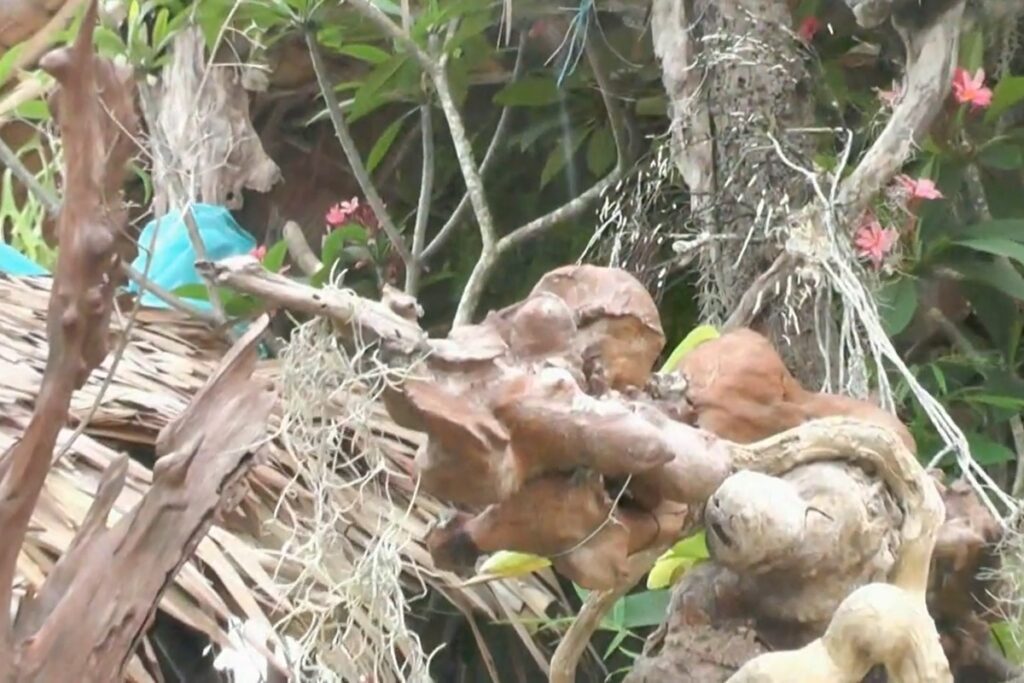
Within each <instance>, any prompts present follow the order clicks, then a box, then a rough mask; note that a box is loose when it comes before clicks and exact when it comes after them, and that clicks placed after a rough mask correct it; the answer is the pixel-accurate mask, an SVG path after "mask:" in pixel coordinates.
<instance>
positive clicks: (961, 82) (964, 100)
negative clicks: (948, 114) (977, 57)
mask: <svg viewBox="0 0 1024 683" xmlns="http://www.w3.org/2000/svg"><path fill="white" fill-rule="evenodd" d="M953 97H955V98H956V101H957V102H959V103H960V104H970V105H971V107H972V108H973V109H982V108H984V107H987V106H988V105H990V104H992V90H991V89H989V88H986V87H985V70H984V69H978V70H977V71H975V72H974V76H971V75H970V74H969V73H967V71H966V70H965V69H962V68H960V67H959V66H958V67H957V68H956V71H954V72H953Z"/></svg>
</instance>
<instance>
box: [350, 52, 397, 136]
mask: <svg viewBox="0 0 1024 683" xmlns="http://www.w3.org/2000/svg"><path fill="white" fill-rule="evenodd" d="M408 60H409V57H408V56H407V55H404V54H397V55H395V56H394V57H391V58H390V59H388V60H387V61H386V62H382V63H381V64H378V65H377V66H376V68H374V70H373V71H371V72H370V74H369V75H368V76H367V77H366V80H365V81H363V84H362V86H360V88H359V89H358V90H357V91H356V94H355V98H354V99H353V102H352V106H351V107H350V108H349V110H348V117H347V118H348V120H349V122H350V123H354V122H355V121H357V120H359V119H360V118H362V117H363V116H366V115H367V114H369V113H370V112H372V111H373V110H374V109H377V108H378V107H380V106H381V105H382V104H384V103H385V102H387V101H388V99H387V97H385V96H384V95H382V94H381V91H382V90H383V89H384V88H385V86H389V85H393V84H394V82H395V81H396V75H397V74H398V72H399V70H400V69H401V68H402V66H403V65H405V64H406V62H408Z"/></svg>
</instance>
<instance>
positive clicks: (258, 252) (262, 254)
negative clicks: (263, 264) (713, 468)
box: [249, 244, 267, 261]
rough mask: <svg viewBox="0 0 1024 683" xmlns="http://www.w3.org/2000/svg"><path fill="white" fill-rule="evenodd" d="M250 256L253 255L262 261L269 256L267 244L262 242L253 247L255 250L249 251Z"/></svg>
mask: <svg viewBox="0 0 1024 683" xmlns="http://www.w3.org/2000/svg"><path fill="white" fill-rule="evenodd" d="M249 256H252V257H253V258H254V259H256V260H257V261H262V260H263V259H265V258H266V257H267V245H265V244H261V245H260V246H258V247H255V248H253V250H252V251H250V252H249Z"/></svg>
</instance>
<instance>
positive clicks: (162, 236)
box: [129, 204, 256, 310]
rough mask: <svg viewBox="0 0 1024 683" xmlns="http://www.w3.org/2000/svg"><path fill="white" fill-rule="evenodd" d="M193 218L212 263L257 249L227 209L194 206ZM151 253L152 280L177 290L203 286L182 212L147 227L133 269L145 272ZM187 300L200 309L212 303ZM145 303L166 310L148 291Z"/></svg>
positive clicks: (131, 289) (213, 206)
mask: <svg viewBox="0 0 1024 683" xmlns="http://www.w3.org/2000/svg"><path fill="white" fill-rule="evenodd" d="M192 215H193V216H195V219H196V226H197V227H198V228H199V236H200V237H201V238H202V240H203V246H204V247H205V248H206V257H207V258H208V259H210V260H211V261H219V260H220V259H224V258H227V257H229V256H239V255H241V254H248V253H249V252H250V251H252V250H253V249H254V248H255V247H256V240H255V239H254V238H253V236H252V235H250V234H249V233H248V232H246V231H245V229H243V228H242V226H240V225H239V224H238V222H237V221H235V218H234V216H232V215H231V212H230V211H228V210H227V209H226V208H224V207H222V206H215V205H213V204H193V205H192ZM158 225H159V230H158V229H157V227H158ZM154 233H155V234H156V243H155V244H154V243H153V235H154ZM150 252H151V253H153V254H154V257H153V263H152V265H151V266H150V267H149V279H150V280H152V281H153V282H155V283H156V284H158V285H160V286H161V287H163V288H164V289H166V290H169V291H174V290H175V289H177V288H179V287H182V286H184V285H190V284H200V283H202V279H201V278H200V277H199V273H197V272H196V268H195V261H196V254H195V251H194V250H193V249H192V241H191V240H190V239H189V235H188V227H187V226H186V225H185V222H184V221H183V220H182V217H181V214H180V213H171V214H167V215H166V216H164V217H162V218H160V219H159V220H158V221H150V222H149V223H147V224H146V227H145V228H143V230H142V234H141V235H140V236H139V256H138V258H136V259H135V261H134V263H132V267H133V268H135V270H137V271H139V272H140V273H143V272H146V261H147V260H148V257H149V253H150ZM129 291H132V292H137V291H138V285H137V284H135V283H134V282H133V283H131V284H130V286H129ZM183 298H184V297H183ZM188 301H189V302H190V303H192V304H193V305H195V306H196V307H197V308H203V309H207V310H209V308H210V303H209V302H208V301H205V300H195V299H188ZM142 304H143V305H144V306H153V307H156V308H167V304H165V303H164V302H162V301H160V299H158V298H156V297H155V296H153V295H152V294H150V293H148V292H146V293H144V294H143V295H142Z"/></svg>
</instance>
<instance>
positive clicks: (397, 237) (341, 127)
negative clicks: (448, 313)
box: [306, 5, 415, 270]
mask: <svg viewBox="0 0 1024 683" xmlns="http://www.w3.org/2000/svg"><path fill="white" fill-rule="evenodd" d="M370 7H371V8H372V9H373V11H374V12H378V13H381V12H380V10H378V9H377V8H376V7H373V6H372V5H371V6H370ZM381 14H382V16H383V13H381ZM385 19H387V17H385ZM389 23H390V20H389ZM396 28H397V27H396ZM399 30H401V29H399ZM306 46H307V47H308V48H309V56H310V59H311V60H312V61H313V70H314V71H315V72H316V79H317V82H319V84H320V92H321V94H322V95H323V98H324V102H325V103H326V104H327V113H328V114H329V115H330V118H331V123H332V124H333V125H334V132H335V134H336V135H337V137H338V142H339V143H341V148H342V149H343V150H344V152H345V157H346V158H347V159H348V163H349V167H350V168H351V170H352V175H354V176H355V178H356V181H357V182H358V183H359V188H360V189H361V190H362V191H363V196H364V197H366V201H367V202H369V204H370V208H372V209H373V213H374V215H375V216H376V217H377V220H378V221H379V222H380V226H381V228H382V229H383V230H384V234H386V235H387V236H388V239H389V240H391V245H392V246H393V247H394V248H395V251H397V252H398V254H399V256H401V257H402V261H403V262H404V263H405V267H406V270H410V269H413V268H414V267H415V262H414V261H413V258H412V254H410V253H409V249H408V248H407V247H406V246H405V241H404V240H403V239H402V236H401V234H399V232H398V228H396V227H395V224H394V222H392V220H391V216H390V215H388V212H387V209H385V208H384V201H383V200H382V199H381V198H380V194H379V193H378V192H377V188H376V186H375V185H374V184H373V180H372V179H371V178H370V174H369V173H367V171H366V166H365V165H364V164H363V160H362V157H360V155H359V148H358V147H356V143H355V140H353V139H352V133H351V132H350V131H349V129H348V124H346V123H345V116H344V114H342V113H341V107H340V106H339V105H338V98H337V97H335V95H334V86H333V85H332V84H331V82H330V81H329V80H328V78H327V67H326V66H325V65H324V60H323V55H322V54H321V53H320V46H319V44H317V42H316V35H315V34H314V33H313V31H312V30H307V31H306Z"/></svg>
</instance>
